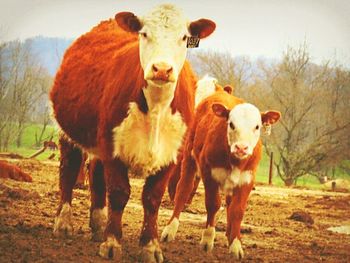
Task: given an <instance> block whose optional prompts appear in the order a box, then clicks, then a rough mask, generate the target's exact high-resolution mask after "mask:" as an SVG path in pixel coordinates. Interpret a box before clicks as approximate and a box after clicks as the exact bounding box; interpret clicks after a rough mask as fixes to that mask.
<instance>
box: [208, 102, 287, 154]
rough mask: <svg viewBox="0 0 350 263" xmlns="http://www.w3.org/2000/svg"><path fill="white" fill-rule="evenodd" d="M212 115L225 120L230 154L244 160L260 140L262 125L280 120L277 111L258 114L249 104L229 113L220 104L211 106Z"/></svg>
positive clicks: (236, 107)
mask: <svg viewBox="0 0 350 263" xmlns="http://www.w3.org/2000/svg"><path fill="white" fill-rule="evenodd" d="M212 108H213V111H214V113H215V114H216V115H217V116H219V117H224V118H226V120H227V141H228V144H229V147H230V151H231V153H232V154H233V155H234V156H235V157H236V158H238V159H245V158H247V157H248V156H250V155H252V154H253V151H254V148H255V146H256V144H257V143H258V141H259V138H260V130H261V127H262V124H263V123H265V124H273V123H275V122H277V121H278V120H279V118H280V115H281V114H280V113H279V112H277V111H267V112H264V113H260V111H259V110H258V108H257V107H255V106H254V105H252V104H250V103H242V104H238V105H236V106H235V107H234V108H233V109H232V110H231V111H230V110H228V109H226V107H225V106H224V105H222V104H213V106H212Z"/></svg>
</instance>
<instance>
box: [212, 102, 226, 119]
mask: <svg viewBox="0 0 350 263" xmlns="http://www.w3.org/2000/svg"><path fill="white" fill-rule="evenodd" d="M211 108H212V110H213V112H214V114H215V115H216V116H218V117H221V118H225V119H228V115H229V113H230V111H229V110H228V109H227V108H226V107H225V106H224V105H222V104H220V103H214V104H213V105H212V106H211Z"/></svg>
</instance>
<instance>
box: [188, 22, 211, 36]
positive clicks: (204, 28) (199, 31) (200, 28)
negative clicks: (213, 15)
mask: <svg viewBox="0 0 350 263" xmlns="http://www.w3.org/2000/svg"><path fill="white" fill-rule="evenodd" d="M215 28H216V24H215V23H214V22H213V21H211V20H209V19H204V18H202V19H199V20H196V21H193V22H191V23H190V25H189V28H188V29H189V32H190V34H191V35H192V36H197V37H199V38H206V37H207V36H209V35H210V34H211V33H213V32H214V30H215Z"/></svg>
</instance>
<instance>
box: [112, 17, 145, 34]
mask: <svg viewBox="0 0 350 263" xmlns="http://www.w3.org/2000/svg"><path fill="white" fill-rule="evenodd" d="M115 20H116V21H117V23H118V25H119V26H120V27H121V28H122V29H124V30H125V31H127V32H131V33H137V32H139V31H140V29H141V28H142V22H141V20H140V19H139V18H138V17H137V16H135V15H134V14H133V13H131V12H120V13H118V14H116V15H115Z"/></svg>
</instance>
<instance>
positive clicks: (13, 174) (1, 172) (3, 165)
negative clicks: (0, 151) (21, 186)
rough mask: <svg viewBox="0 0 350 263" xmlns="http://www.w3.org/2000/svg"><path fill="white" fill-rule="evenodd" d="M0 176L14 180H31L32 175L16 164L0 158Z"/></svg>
mask: <svg viewBox="0 0 350 263" xmlns="http://www.w3.org/2000/svg"><path fill="white" fill-rule="evenodd" d="M0 178H5V179H7V178H10V179H13V180H16V181H23V182H32V181H33V179H32V177H31V176H30V175H29V174H27V173H25V172H23V171H22V170H21V169H20V168H18V167H17V166H16V165H14V164H11V163H8V162H6V161H1V160H0Z"/></svg>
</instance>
